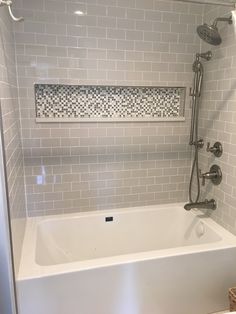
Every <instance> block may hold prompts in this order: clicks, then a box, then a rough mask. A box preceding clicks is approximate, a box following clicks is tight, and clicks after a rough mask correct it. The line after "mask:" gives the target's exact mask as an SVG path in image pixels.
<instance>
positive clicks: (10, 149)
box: [0, 10, 26, 273]
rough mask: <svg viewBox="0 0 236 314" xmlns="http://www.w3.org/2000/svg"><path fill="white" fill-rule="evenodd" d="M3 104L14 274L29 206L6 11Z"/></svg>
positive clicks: (1, 13) (2, 17)
mask: <svg viewBox="0 0 236 314" xmlns="http://www.w3.org/2000/svg"><path fill="white" fill-rule="evenodd" d="M0 29H1V34H0V39H1V40H0V68H1V75H0V92H1V93H0V105H1V115H2V119H1V121H0V123H1V128H2V131H3V140H4V148H5V149H4V153H5V160H6V175H7V178H6V179H7V185H8V192H9V194H8V196H9V209H10V221H11V230H12V240H13V249H14V261H15V263H14V265H15V273H17V272H18V268H19V263H20V255H21V248H22V243H23V237H24V230H25V218H26V205H25V190H24V169H23V154H22V147H21V138H20V135H21V134H20V133H21V132H20V111H19V101H18V91H17V72H16V63H15V45H14V36H13V23H12V21H11V19H10V17H9V14H8V12H7V10H0Z"/></svg>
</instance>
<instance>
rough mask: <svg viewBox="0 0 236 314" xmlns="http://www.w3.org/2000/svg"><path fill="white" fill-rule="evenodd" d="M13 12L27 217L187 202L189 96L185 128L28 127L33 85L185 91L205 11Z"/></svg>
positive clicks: (174, 7)
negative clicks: (19, 18) (17, 19)
mask: <svg viewBox="0 0 236 314" xmlns="http://www.w3.org/2000/svg"><path fill="white" fill-rule="evenodd" d="M16 6H17V9H16V10H15V12H16V14H18V15H22V16H24V17H25V22H24V23H22V24H15V39H16V54H17V69H18V76H19V93H20V108H21V123H22V136H23V150H24V163H25V174H26V193H27V209H28V214H29V215H30V216H31V215H43V214H54V213H55V214H57V213H63V212H72V211H86V210H94V209H106V208H115V207H127V206H139V205H148V204H157V203H171V202H177V201H185V200H186V199H187V189H188V181H189V171H190V148H189V146H188V136H189V135H188V134H189V116H190V114H189V111H190V110H189V97H187V99H186V112H185V115H186V121H185V122H163V123H148V122H145V123H132V122H130V123H50V124H49V123H36V122H35V104H34V90H33V86H34V83H62V84H95V85H96V84H101V85H122V86H123V85H128V86H129V85H138V86H145V85H148V86H187V87H189V86H190V84H191V82H192V62H193V58H194V54H195V53H196V52H197V51H199V49H200V40H199V38H198V37H197V35H196V31H195V30H196V25H198V24H199V23H201V22H202V10H203V6H201V5H193V4H186V3H178V2H175V1H158V0H145V1H143V0H126V1H124V0H109V1H108V0H101V1H96V0H87V1H86V0H81V1H66V0H60V1H59V0H57V1H53V0H47V1H46V0H45V1H37V0H31V1H29V0H18V1H17V2H16ZM76 10H81V11H83V12H85V13H86V14H85V15H84V16H78V15H75V14H74V11H76ZM187 93H188V92H187Z"/></svg>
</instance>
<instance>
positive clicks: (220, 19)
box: [213, 16, 233, 27]
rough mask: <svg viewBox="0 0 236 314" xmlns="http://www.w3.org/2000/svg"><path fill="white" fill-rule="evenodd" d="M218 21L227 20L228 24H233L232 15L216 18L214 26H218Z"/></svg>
mask: <svg viewBox="0 0 236 314" xmlns="http://www.w3.org/2000/svg"><path fill="white" fill-rule="evenodd" d="M218 22H227V23H228V24H232V23H233V20H232V16H230V17H218V18H217V19H215V20H214V23H213V26H214V27H216V26H217V24H218Z"/></svg>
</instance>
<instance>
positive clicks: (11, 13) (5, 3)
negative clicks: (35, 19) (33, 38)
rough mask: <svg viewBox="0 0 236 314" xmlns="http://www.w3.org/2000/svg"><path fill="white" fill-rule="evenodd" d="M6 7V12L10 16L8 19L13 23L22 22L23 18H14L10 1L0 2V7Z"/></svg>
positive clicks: (3, 0) (2, 0)
mask: <svg viewBox="0 0 236 314" xmlns="http://www.w3.org/2000/svg"><path fill="white" fill-rule="evenodd" d="M4 5H6V6H7V7H8V11H9V14H10V17H11V18H12V19H13V21H15V22H21V21H23V20H24V18H23V17H15V15H14V14H13V12H12V9H11V6H12V1H11V0H0V6H4Z"/></svg>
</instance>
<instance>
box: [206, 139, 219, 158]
mask: <svg viewBox="0 0 236 314" xmlns="http://www.w3.org/2000/svg"><path fill="white" fill-rule="evenodd" d="M206 151H207V152H210V153H212V154H214V155H215V156H216V157H221V156H222V154H223V147H222V144H221V143H220V142H216V143H215V144H214V145H213V146H212V147H211V145H210V142H208V143H207V149H206Z"/></svg>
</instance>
